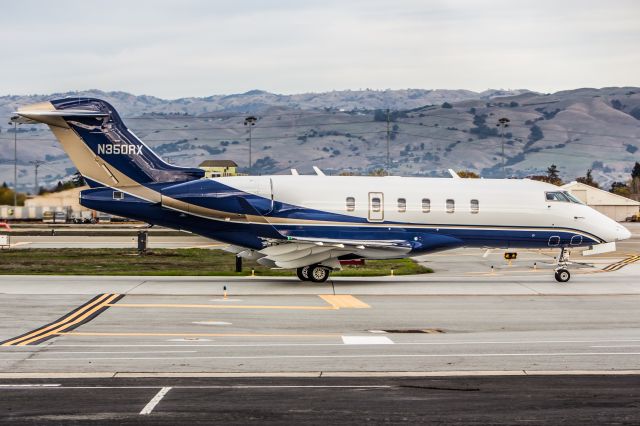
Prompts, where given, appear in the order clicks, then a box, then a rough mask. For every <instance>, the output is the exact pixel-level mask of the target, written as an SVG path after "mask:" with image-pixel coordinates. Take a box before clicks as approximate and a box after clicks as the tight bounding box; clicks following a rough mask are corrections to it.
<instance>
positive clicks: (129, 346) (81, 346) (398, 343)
mask: <svg viewBox="0 0 640 426" xmlns="http://www.w3.org/2000/svg"><path fill="white" fill-rule="evenodd" d="M169 341H170V342H187V341H189V342H190V341H195V342H196V343H197V342H198V341H205V340H204V339H200V340H193V339H192V340H186V339H170V340H169ZM208 341H210V340H208ZM605 342H640V339H619V340H616V339H611V340H609V339H598V340H513V341H469V342H461V341H452V342H393V343H394V344H395V345H398V346H402V345H406V346H432V345H433V346H446V345H488V344H490V345H527V344H539V343H605ZM194 346H196V345H166V344H153V343H150V344H130V345H129V344H56V345H51V346H49V348H50V349H53V348H62V347H70V348H103V347H104V348H109V347H128V348H133V347H169V348H170V347H194ZM270 346H344V343H286V342H283V343H222V344H206V345H197V347H210V348H214V347H221V348H228V347H270ZM629 346H630V347H636V345H629ZM638 346H640V345H638ZM36 347H38V346H36ZM592 347H599V346H592ZM602 347H608V346H602ZM612 347H613V346H612ZM616 347H617V346H616ZM15 348H16V350H15V351H12V352H5V353H16V352H22V351H20V350H19V349H21V348H20V347H15ZM1 354H2V352H0V355H1Z"/></svg>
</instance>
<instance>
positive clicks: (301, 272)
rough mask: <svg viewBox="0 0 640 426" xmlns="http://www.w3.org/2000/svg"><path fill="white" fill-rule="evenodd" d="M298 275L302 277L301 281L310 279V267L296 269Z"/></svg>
mask: <svg viewBox="0 0 640 426" xmlns="http://www.w3.org/2000/svg"><path fill="white" fill-rule="evenodd" d="M296 275H297V276H298V278H299V279H300V281H309V280H310V279H309V267H308V266H303V267H301V268H297V269H296Z"/></svg>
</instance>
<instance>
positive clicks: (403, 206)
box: [398, 198, 407, 213]
mask: <svg viewBox="0 0 640 426" xmlns="http://www.w3.org/2000/svg"><path fill="white" fill-rule="evenodd" d="M398 211H399V212H400V213H404V212H406V211H407V199H406V198H398Z"/></svg>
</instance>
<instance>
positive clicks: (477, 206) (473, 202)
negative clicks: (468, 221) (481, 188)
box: [471, 200, 480, 213]
mask: <svg viewBox="0 0 640 426" xmlns="http://www.w3.org/2000/svg"><path fill="white" fill-rule="evenodd" d="M479 211H480V202H479V201H478V200H471V213H478V212H479Z"/></svg>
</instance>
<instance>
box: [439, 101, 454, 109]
mask: <svg viewBox="0 0 640 426" xmlns="http://www.w3.org/2000/svg"><path fill="white" fill-rule="evenodd" d="M441 107H442V108H453V105H451V104H450V103H449V102H444V103H443V104H442V106H441Z"/></svg>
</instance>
